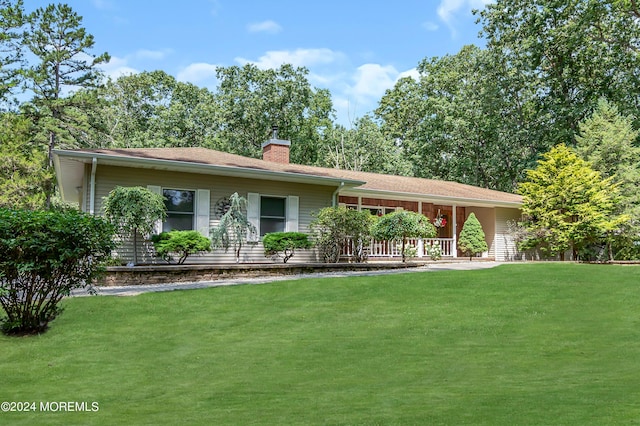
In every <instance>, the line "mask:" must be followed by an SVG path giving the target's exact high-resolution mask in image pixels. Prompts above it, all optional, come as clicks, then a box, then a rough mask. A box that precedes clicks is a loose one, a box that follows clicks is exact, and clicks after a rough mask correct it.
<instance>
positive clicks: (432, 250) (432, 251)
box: [424, 241, 442, 260]
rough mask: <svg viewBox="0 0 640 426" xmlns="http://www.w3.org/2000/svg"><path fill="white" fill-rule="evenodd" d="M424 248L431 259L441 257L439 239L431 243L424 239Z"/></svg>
mask: <svg viewBox="0 0 640 426" xmlns="http://www.w3.org/2000/svg"><path fill="white" fill-rule="evenodd" d="M424 250H425V253H426V254H427V255H428V256H429V257H430V258H431V260H440V259H442V247H440V241H434V242H433V243H431V242H429V241H426V242H425V243H424Z"/></svg>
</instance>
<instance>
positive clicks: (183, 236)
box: [151, 231, 211, 265]
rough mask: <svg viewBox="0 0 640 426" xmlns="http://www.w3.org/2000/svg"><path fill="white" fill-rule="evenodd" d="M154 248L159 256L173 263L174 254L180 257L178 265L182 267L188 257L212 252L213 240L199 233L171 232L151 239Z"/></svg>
mask: <svg viewBox="0 0 640 426" xmlns="http://www.w3.org/2000/svg"><path fill="white" fill-rule="evenodd" d="M151 241H152V242H153V247H154V248H155V249H156V253H158V256H160V257H161V258H163V259H164V260H166V261H167V262H169V263H171V262H172V261H173V256H172V254H174V253H175V254H177V255H178V265H182V264H183V263H184V261H185V260H187V257H189V256H190V255H192V254H200V253H204V252H206V251H209V250H211V240H209V239H208V238H207V237H205V236H204V235H202V234H200V233H199V232H198V231H170V232H163V233H161V234H159V235H153V236H152V237H151Z"/></svg>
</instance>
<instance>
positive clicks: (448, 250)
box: [341, 238, 458, 260]
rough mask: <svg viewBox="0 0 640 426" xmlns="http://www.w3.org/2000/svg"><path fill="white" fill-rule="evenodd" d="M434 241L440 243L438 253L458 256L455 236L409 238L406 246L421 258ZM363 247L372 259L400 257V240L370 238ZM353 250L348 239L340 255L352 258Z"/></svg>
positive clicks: (353, 247)
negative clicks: (414, 250) (367, 243)
mask: <svg viewBox="0 0 640 426" xmlns="http://www.w3.org/2000/svg"><path fill="white" fill-rule="evenodd" d="M436 243H437V244H439V245H440V253H441V256H442V257H443V258H450V259H453V258H456V257H458V256H457V254H458V253H457V252H458V251H457V249H456V239H455V238H425V239H422V238H410V239H408V240H407V247H413V248H415V249H416V257H417V258H423V257H429V253H428V252H427V250H426V249H425V248H426V247H429V246H433V245H434V244H436ZM363 249H364V251H365V254H366V255H367V257H368V258H369V259H372V260H375V259H383V258H394V257H398V258H399V257H402V242H401V241H377V240H373V239H372V240H371V242H370V243H369V245H367V246H365V247H364V248H363ZM354 250H356V247H355V245H354V244H353V241H352V240H349V241H348V242H347V244H345V246H344V249H343V251H342V255H341V257H342V258H345V259H349V258H352V257H353V256H354Z"/></svg>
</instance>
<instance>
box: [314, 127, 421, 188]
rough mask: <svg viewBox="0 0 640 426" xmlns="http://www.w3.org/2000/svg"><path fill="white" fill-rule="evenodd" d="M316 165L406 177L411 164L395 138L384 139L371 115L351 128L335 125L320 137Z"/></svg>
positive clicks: (409, 172) (385, 137)
mask: <svg viewBox="0 0 640 426" xmlns="http://www.w3.org/2000/svg"><path fill="white" fill-rule="evenodd" d="M318 165H320V166H325V167H331V168H335V169H345V170H355V171H366V172H373V173H384V174H394V175H402V176H407V175H411V173H412V165H411V161H410V160H409V159H408V158H406V157H405V155H404V151H403V149H402V147H400V146H398V145H397V144H396V142H395V140H394V139H392V138H390V137H388V136H385V135H384V134H383V133H382V130H381V128H380V126H379V125H378V123H376V122H375V121H374V120H373V118H371V117H370V116H364V117H362V118H360V119H358V120H356V121H355V123H354V127H353V128H351V129H348V130H347V129H345V128H344V127H343V126H340V125H338V126H335V127H334V128H332V129H329V130H327V132H325V134H324V136H323V138H322V149H321V150H320V153H319V157H318Z"/></svg>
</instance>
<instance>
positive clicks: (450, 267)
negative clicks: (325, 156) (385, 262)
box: [71, 262, 500, 296]
mask: <svg viewBox="0 0 640 426" xmlns="http://www.w3.org/2000/svg"><path fill="white" fill-rule="evenodd" d="M499 264H500V263H499V262H455V263H444V262H443V263H431V264H428V265H425V266H420V267H417V268H407V269H393V270H387V271H384V270H379V271H360V272H359V271H350V272H326V273H316V274H299V275H283V276H275V277H274V276H269V277H264V278H230V279H222V280H216V281H201V282H194V283H176V284H152V285H131V286H117V287H116V286H114V287H94V288H95V289H96V290H97V294H98V295H100V296H136V295H138V294H142V293H149V292H158V291H172V290H191V289H197V288H208V287H221V286H229V285H242V284H266V283H271V282H275V281H289V280H299V279H302V278H341V277H353V276H372V275H391V274H401V273H404V274H406V273H416V272H437V271H470V270H475V269H487V268H493V267H495V266H498V265H499ZM88 295H89V294H88V292H87V291H86V289H78V290H74V291H72V292H71V296H88Z"/></svg>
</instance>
